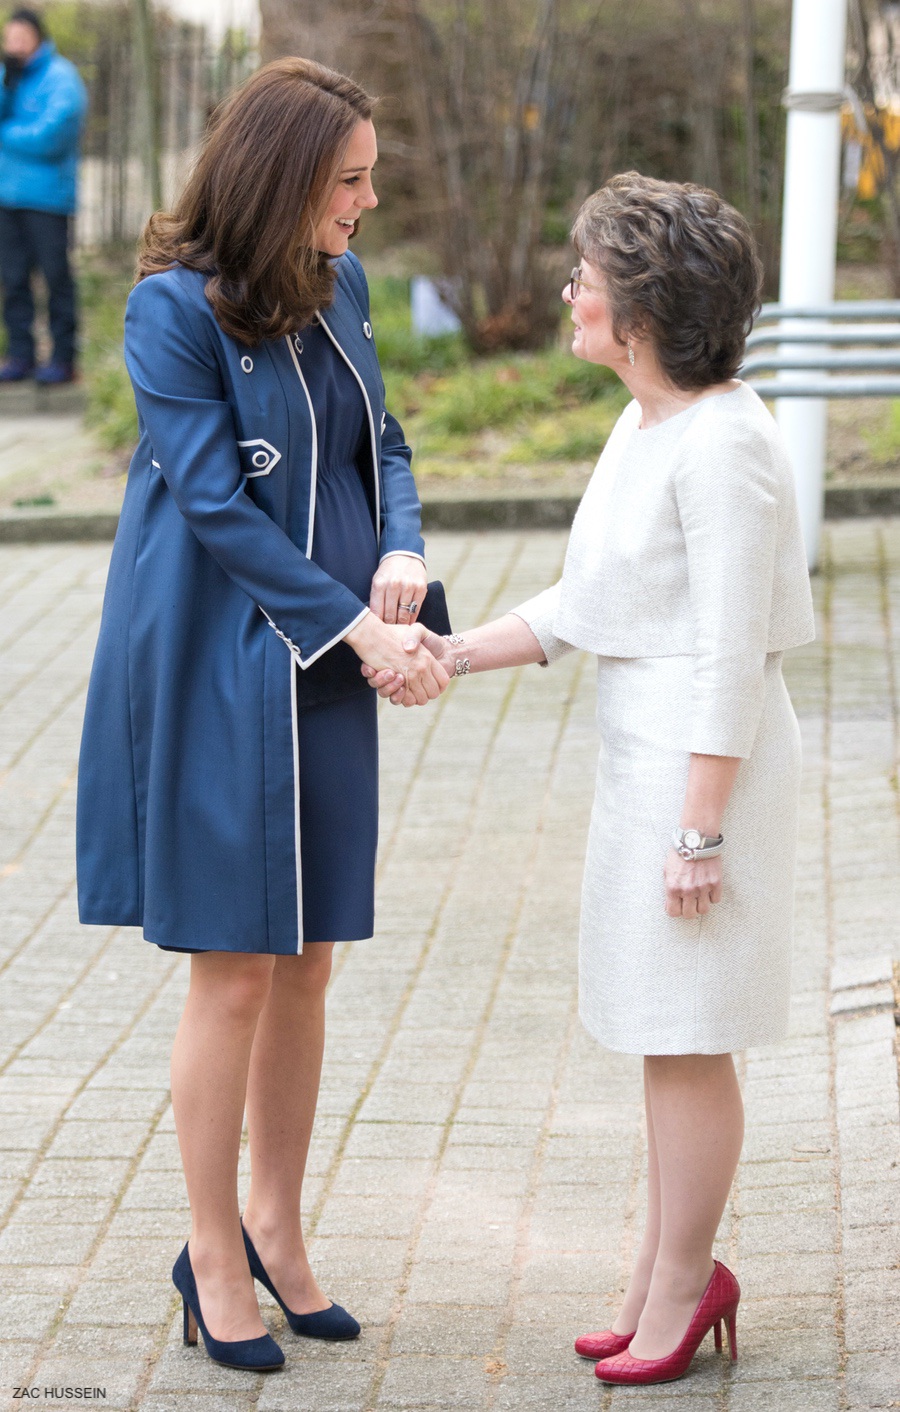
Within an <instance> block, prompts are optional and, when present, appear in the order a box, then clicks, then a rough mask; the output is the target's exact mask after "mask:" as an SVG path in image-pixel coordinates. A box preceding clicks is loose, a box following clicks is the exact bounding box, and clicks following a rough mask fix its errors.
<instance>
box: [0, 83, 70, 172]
mask: <svg viewBox="0 0 900 1412" xmlns="http://www.w3.org/2000/svg"><path fill="white" fill-rule="evenodd" d="M86 108H87V95H86V93H85V89H84V84H83V83H82V82H81V79H80V78H79V77H78V74H77V73H76V72H75V70H74V69H73V70H72V72H71V73H67V72H66V71H63V72H62V73H60V74H58V75H57V76H56V82H55V83H54V85H53V87H52V89H51V90H50V92H49V93H48V96H47V102H46V104H45V106H44V107H43V108H42V109H41V112H40V114H39V115H38V116H37V117H35V118H32V119H30V120H29V121H28V122H23V121H22V120H21V119H20V118H16V117H9V118H7V119H6V120H5V121H4V122H2V123H0V147H2V148H3V149H4V151H6V152H11V153H16V154H18V155H19V156H22V157H38V158H45V159H46V160H47V161H50V162H56V161H58V160H59V158H60V157H65V156H67V155H68V153H70V152H71V151H72V149H73V147H75V146H76V144H77V142H78V135H79V133H80V131H81V120H82V118H83V117H84V113H85V109H86Z"/></svg>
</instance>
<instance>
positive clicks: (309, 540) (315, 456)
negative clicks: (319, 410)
mask: <svg viewBox="0 0 900 1412" xmlns="http://www.w3.org/2000/svg"><path fill="white" fill-rule="evenodd" d="M323 322H324V320H323ZM284 341H285V343H286V344H287V346H288V352H289V353H290V355H291V359H292V361H293V364H294V367H295V368H296V369H297V376H298V378H299V379H300V382H301V384H302V386H303V391H304V392H305V393H306V402H307V405H308V407H309V420H310V423H311V425H312V455H311V457H310V460H311V466H310V475H309V528H308V530H307V534H306V557H307V559H311V558H312V549H313V531H314V530H315V527H316V475H317V473H318V468H319V432H318V428H317V427H316V410H315V408H314V407H313V404H312V398H311V397H310V395H309V388H308V387H307V386H306V378H305V377H304V376H303V369H302V368H301V367H300V363H299V361H298V358H297V353H296V350H295V349H294V344H293V342H292V340H291V338H290V335H289V334H285V335H284ZM354 372H356V369H355V368H354ZM358 376H359V374H358V373H357V377H358ZM363 392H365V388H363ZM366 401H367V402H368V398H366ZM371 419H372V413H371V410H370V412H369V420H370V421H371ZM376 493H377V492H376Z"/></svg>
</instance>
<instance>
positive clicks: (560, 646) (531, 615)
mask: <svg viewBox="0 0 900 1412" xmlns="http://www.w3.org/2000/svg"><path fill="white" fill-rule="evenodd" d="M561 588H562V580H560V581H559V582H558V583H555V584H553V586H552V588H545V589H544V590H543V592H542V593H538V594H535V596H534V598H529V599H527V600H526V601H525V602H524V603H520V604H519V605H518V607H517V608H510V610H509V611H510V612H511V613H515V615H516V617H517V618H521V619H522V621H523V623H527V624H528V626H529V627H530V628H531V631H532V632H533V633H534V635H535V637H536V638H537V640H538V642H539V643H540V644H541V647H542V648H543V649H544V657H545V659H546V660H545V661H544V662H543V663H542V665H543V666H549V665H550V663H551V662H556V661H558V660H559V658H560V657H565V655H566V653H567V652H574V651H575V648H574V647H573V645H572V643H571V642H566V641H565V639H564V638H562V637H557V636H556V633H555V632H554V631H553V624H554V622H555V620H556V610H557V608H558V607H559V595H560V591H561Z"/></svg>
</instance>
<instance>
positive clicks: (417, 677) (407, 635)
mask: <svg viewBox="0 0 900 1412" xmlns="http://www.w3.org/2000/svg"><path fill="white" fill-rule="evenodd" d="M344 641H345V642H346V643H347V644H348V646H350V647H352V648H353V651H354V652H355V653H356V655H357V657H359V658H360V660H361V662H362V667H361V671H362V674H363V676H364V677H366V679H367V680H368V682H369V685H370V686H371V687H374V689H375V690H376V691H377V692H378V695H379V696H385V697H387V698H388V699H389V700H390V701H392V702H393V704H394V705H395V706H426V705H427V704H428V702H429V701H434V700H435V699H436V698H437V697H438V696H440V695H441V693H442V692H443V691H446V689H447V684H448V683H449V681H450V677H451V675H454V674H455V670H456V661H455V658H454V656H453V652H452V649H451V646H450V643H449V642H448V641H447V639H446V638H444V637H439V636H438V635H437V633H433V632H429V631H428V629H427V628H424V627H422V626H421V624H419V623H413V624H411V625H410V626H408V627H402V626H394V625H392V624H390V623H383V622H382V621H381V619H380V618H378V617H377V616H376V615H375V614H374V613H369V614H367V616H366V617H365V618H363V619H362V621H361V622H360V623H358V624H357V626H356V627H355V628H354V629H353V630H352V632H349V633H348V634H347V636H346V638H345V639H344Z"/></svg>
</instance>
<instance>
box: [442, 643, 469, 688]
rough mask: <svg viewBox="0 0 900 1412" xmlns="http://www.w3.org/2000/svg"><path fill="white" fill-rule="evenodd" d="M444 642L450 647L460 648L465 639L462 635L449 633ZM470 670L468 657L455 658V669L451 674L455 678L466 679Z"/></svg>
mask: <svg viewBox="0 0 900 1412" xmlns="http://www.w3.org/2000/svg"><path fill="white" fill-rule="evenodd" d="M444 641H445V642H449V643H450V646H451V647H460V646H463V645H464V644H465V641H466V639H465V638H464V637H463V635H462V633H458V632H451V633H448V634H447V636H446V638H445V639H444ZM471 670H472V664H471V662H470V660H469V658H468V657H457V659H456V667H455V669H454V672H453V675H454V676H455V677H467V676H468V675H469V672H470V671H471Z"/></svg>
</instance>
